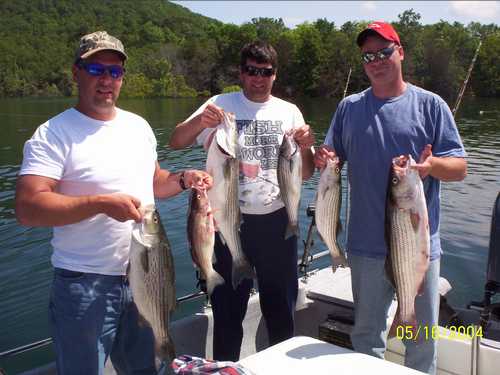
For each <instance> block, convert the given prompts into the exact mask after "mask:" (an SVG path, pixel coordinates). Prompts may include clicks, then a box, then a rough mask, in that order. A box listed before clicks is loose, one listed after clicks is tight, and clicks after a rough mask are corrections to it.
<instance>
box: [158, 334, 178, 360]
mask: <svg viewBox="0 0 500 375" xmlns="http://www.w3.org/2000/svg"><path fill="white" fill-rule="evenodd" d="M155 353H156V356H157V357H158V358H159V359H160V360H162V361H165V362H166V363H170V362H171V361H173V360H174V358H175V348H174V344H173V341H172V339H171V338H170V336H167V337H165V339H163V340H162V341H161V342H155Z"/></svg>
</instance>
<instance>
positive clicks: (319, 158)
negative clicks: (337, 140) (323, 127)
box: [314, 145, 337, 170]
mask: <svg viewBox="0 0 500 375" xmlns="http://www.w3.org/2000/svg"><path fill="white" fill-rule="evenodd" d="M335 156H337V155H336V154H335V151H334V150H333V149H332V148H331V147H330V146H327V145H321V146H319V147H317V148H316V152H315V153H314V165H315V167H316V168H318V169H319V170H323V169H324V168H325V166H326V163H327V161H328V160H329V159H330V160H333V158H335Z"/></svg>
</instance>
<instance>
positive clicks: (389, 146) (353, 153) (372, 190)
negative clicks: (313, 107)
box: [325, 84, 466, 260]
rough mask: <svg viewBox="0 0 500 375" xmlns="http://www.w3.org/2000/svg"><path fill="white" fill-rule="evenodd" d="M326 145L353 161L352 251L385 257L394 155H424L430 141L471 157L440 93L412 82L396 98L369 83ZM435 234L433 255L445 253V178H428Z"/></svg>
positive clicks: (440, 150)
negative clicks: (386, 96)
mask: <svg viewBox="0 0 500 375" xmlns="http://www.w3.org/2000/svg"><path fill="white" fill-rule="evenodd" d="M325 144H326V145H328V146H331V147H333V148H334V149H335V151H336V153H337V155H338V156H339V157H340V159H341V160H343V161H347V162H348V177H349V183H350V186H351V193H350V218H349V225H348V237H347V238H348V240H347V251H348V252H350V253H352V254H354V255H360V256H369V257H375V258H382V257H385V256H386V254H387V244H386V240H385V228H384V226H385V203H386V196H387V187H388V181H389V173H390V170H391V162H392V158H394V157H396V156H399V155H403V154H411V155H412V157H413V158H414V159H415V160H417V161H418V160H419V157H420V154H421V152H422V151H423V149H424V147H425V145H427V144H431V145H432V153H433V155H435V156H454V157H465V156H466V153H465V150H464V147H463V144H462V141H461V140H460V135H459V134H458V130H457V127H456V125H455V121H454V120H453V116H452V114H451V111H450V109H449V107H448V105H447V104H446V103H445V102H444V100H443V99H441V97H439V96H438V95H436V94H434V93H431V92H429V91H426V90H424V89H421V88H419V87H416V86H413V85H411V84H407V88H406V90H405V92H404V93H403V94H402V95H400V96H398V97H394V98H390V99H379V98H377V97H375V96H374V95H373V92H372V89H371V88H369V89H367V90H365V91H363V92H361V93H358V94H354V95H351V96H349V97H347V98H345V99H344V100H342V101H341V102H340V104H339V106H338V108H337V111H336V112H335V115H334V117H333V119H332V123H331V125H330V129H329V130H328V133H327V135H326V138H325ZM423 182H424V190H425V197H426V200H427V209H428V212H429V226H430V233H431V260H434V259H437V258H439V256H440V254H441V241H440V239H439V209H440V208H439V206H440V181H439V180H438V179H435V178H433V177H431V176H428V177H427V178H425V179H424V181H423Z"/></svg>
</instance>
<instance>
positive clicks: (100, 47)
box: [75, 31, 127, 61]
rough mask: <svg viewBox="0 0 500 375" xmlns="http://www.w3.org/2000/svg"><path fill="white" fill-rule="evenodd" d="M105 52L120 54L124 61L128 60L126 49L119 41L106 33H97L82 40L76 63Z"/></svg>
mask: <svg viewBox="0 0 500 375" xmlns="http://www.w3.org/2000/svg"><path fill="white" fill-rule="evenodd" d="M105 50H110V51H115V52H118V53H119V54H120V55H121V57H122V58H123V60H126V59H127V54H126V53H125V48H124V47H123V44H122V42H121V41H120V40H119V39H117V38H115V37H114V36H112V35H109V34H108V33H107V32H106V31H96V32H94V33H91V34H87V35H84V36H82V37H81V38H80V45H79V46H78V49H77V50H76V53H75V61H76V60H79V59H85V58H87V57H89V56H91V55H93V54H94V53H96V52H99V51H105Z"/></svg>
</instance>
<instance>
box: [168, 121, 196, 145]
mask: <svg viewBox="0 0 500 375" xmlns="http://www.w3.org/2000/svg"><path fill="white" fill-rule="evenodd" d="M203 129H205V128H204V127H203V125H202V123H201V121H200V118H199V116H195V117H193V118H192V119H191V120H190V121H185V122H182V123H180V124H178V125H177V126H176V127H175V129H174V132H173V133H172V136H171V137H170V147H171V148H173V149H174V150H178V149H181V148H185V147H189V146H191V145H192V144H193V143H194V142H195V140H196V137H197V136H198V134H200V133H201V132H202V131H203Z"/></svg>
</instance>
